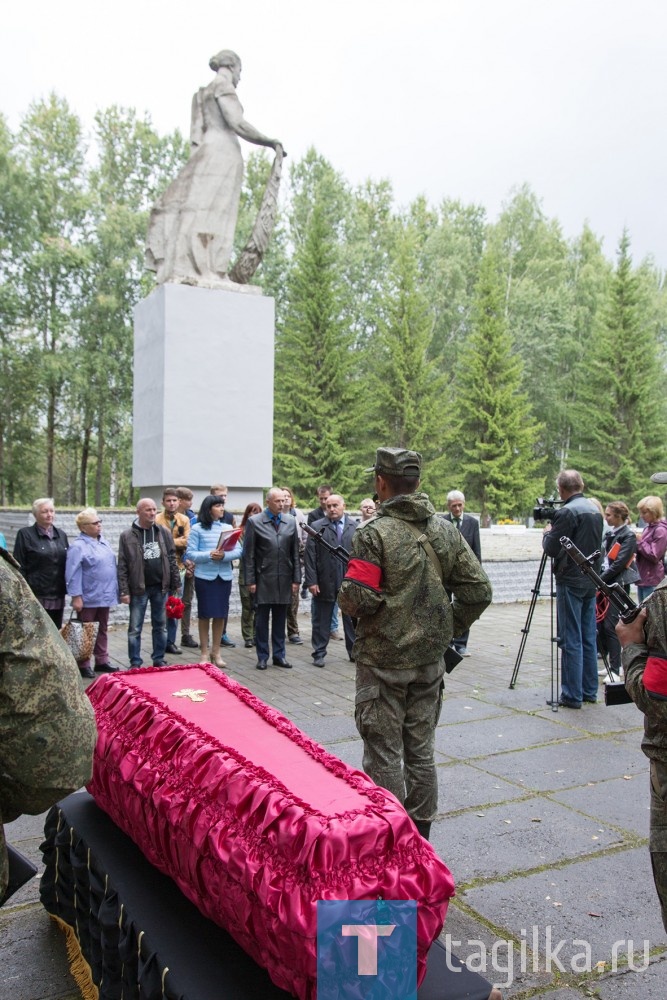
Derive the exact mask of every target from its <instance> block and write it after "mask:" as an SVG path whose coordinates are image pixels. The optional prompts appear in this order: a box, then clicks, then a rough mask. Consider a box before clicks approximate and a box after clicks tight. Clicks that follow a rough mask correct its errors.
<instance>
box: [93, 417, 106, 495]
mask: <svg viewBox="0 0 667 1000" xmlns="http://www.w3.org/2000/svg"><path fill="white" fill-rule="evenodd" d="M103 464H104V415H103V414H102V413H100V414H99V416H98V421H97V469H96V470H95V506H96V507H99V506H100V504H101V503H102V467H103Z"/></svg>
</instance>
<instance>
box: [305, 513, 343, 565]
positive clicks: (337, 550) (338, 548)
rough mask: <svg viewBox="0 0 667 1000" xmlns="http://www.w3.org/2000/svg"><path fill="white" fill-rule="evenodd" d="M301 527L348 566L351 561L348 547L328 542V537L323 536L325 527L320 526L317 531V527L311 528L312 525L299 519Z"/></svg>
mask: <svg viewBox="0 0 667 1000" xmlns="http://www.w3.org/2000/svg"><path fill="white" fill-rule="evenodd" d="M299 527H300V528H303V530H304V531H305V532H306V534H307V535H310V537H311V538H314V539H315V541H316V542H317V543H318V545H323V546H324V548H325V549H328V551H329V552H330V553H331V554H332V556H335V557H336V559H340V561H341V562H342V563H343V565H344V566H347V564H348V562H349V561H350V553H349V552H348V551H347V549H344V548H343V546H342V545H332V544H331V543H330V542H328V541H327V540H326V538H324V537H323V536H322V532H323V531H324V528H320V530H319V531H315V529H314V528H311V526H310V525H309V524H306V522H305V521H299Z"/></svg>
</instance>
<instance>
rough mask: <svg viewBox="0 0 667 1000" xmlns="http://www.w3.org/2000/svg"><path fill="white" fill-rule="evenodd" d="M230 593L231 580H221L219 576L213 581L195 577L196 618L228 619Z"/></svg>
mask: <svg viewBox="0 0 667 1000" xmlns="http://www.w3.org/2000/svg"><path fill="white" fill-rule="evenodd" d="M231 592H232V581H231V580H223V579H222V577H220V576H216V578H215V580H201V579H199V577H197V576H195V593H196V595H197V609H198V610H197V615H198V617H199V618H227V617H229V595H230V594H231Z"/></svg>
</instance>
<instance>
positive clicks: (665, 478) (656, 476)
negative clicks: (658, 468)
mask: <svg viewBox="0 0 667 1000" xmlns="http://www.w3.org/2000/svg"><path fill="white" fill-rule="evenodd" d="M651 482H652V483H667V472H654V473H653V475H652V476H651Z"/></svg>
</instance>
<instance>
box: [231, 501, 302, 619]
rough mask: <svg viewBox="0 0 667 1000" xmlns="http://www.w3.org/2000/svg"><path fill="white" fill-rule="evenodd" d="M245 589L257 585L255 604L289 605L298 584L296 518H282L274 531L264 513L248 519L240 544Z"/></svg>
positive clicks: (267, 516) (299, 571)
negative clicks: (294, 585)
mask: <svg viewBox="0 0 667 1000" xmlns="http://www.w3.org/2000/svg"><path fill="white" fill-rule="evenodd" d="M242 558H243V573H244V581H245V585H246V586H248V587H250V586H252V584H253V583H254V584H256V585H257V591H256V594H255V598H256V601H257V604H289V603H290V602H291V600H292V584H293V583H301V566H300V564H299V535H298V532H297V528H296V518H294V517H291V516H290V515H289V514H283V515H282V518H281V521H280V526H279V529H278V531H276V529H275V528H274V526H273V522H272V521H271V519H270V517H269V515H268V514H267V512H266V511H265V510H263V511H262V512H261V514H253V516H252V517H250V518H248V521H247V523H246V526H245V537H244V540H243V556H242Z"/></svg>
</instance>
